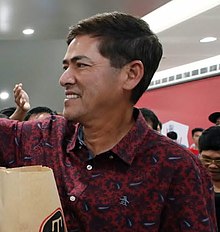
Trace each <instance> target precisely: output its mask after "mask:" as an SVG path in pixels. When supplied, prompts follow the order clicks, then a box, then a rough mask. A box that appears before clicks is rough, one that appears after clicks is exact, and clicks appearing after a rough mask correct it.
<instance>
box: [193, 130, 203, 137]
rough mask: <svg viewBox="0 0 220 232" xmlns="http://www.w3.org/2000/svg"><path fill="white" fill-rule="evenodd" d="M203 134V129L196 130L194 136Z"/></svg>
mask: <svg viewBox="0 0 220 232" xmlns="http://www.w3.org/2000/svg"><path fill="white" fill-rule="evenodd" d="M201 134H202V131H196V132H195V133H194V136H201Z"/></svg>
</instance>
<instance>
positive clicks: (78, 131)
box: [67, 108, 150, 165]
mask: <svg viewBox="0 0 220 232" xmlns="http://www.w3.org/2000/svg"><path fill="white" fill-rule="evenodd" d="M133 116H134V118H135V124H134V125H133V127H132V128H131V129H130V131H129V132H128V133H127V134H126V135H125V136H124V137H123V138H122V140H121V141H120V142H119V143H118V144H116V145H115V146H114V147H113V148H112V149H111V150H110V151H112V152H113V153H114V154H115V155H117V156H118V157H119V158H120V159H122V160H123V161H124V162H125V163H127V164H129V165H130V164H131V163H132V161H133V160H134V158H135V156H136V155H138V151H139V150H140V149H139V147H141V146H142V144H143V142H144V140H145V139H146V135H147V133H148V131H149V130H150V129H149V127H148V126H147V124H146V121H145V119H144V117H143V115H142V114H141V113H140V111H139V110H138V109H137V108H134V111H133ZM72 126H73V125H72ZM72 126H71V127H69V126H68V130H70V129H71V128H72ZM74 127H75V133H74V134H73V135H72V139H71V141H69V143H68V146H67V152H69V151H71V150H72V149H74V148H75V146H76V144H77V143H76V141H78V142H79V144H80V145H85V143H84V140H83V130H82V126H81V125H80V124H75V125H74Z"/></svg>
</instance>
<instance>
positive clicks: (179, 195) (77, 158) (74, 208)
mask: <svg viewBox="0 0 220 232" xmlns="http://www.w3.org/2000/svg"><path fill="white" fill-rule="evenodd" d="M134 112H136V113H135V115H136V116H135V117H136V118H137V119H136V123H135V125H134V126H133V128H132V129H131V130H130V131H129V133H128V134H127V135H126V136H125V137H124V138H123V139H122V140H121V141H120V142H119V143H118V144H117V145H116V146H115V147H114V148H113V149H111V150H109V151H108V152H105V153H103V154H100V155H98V156H96V157H94V156H93V154H92V153H91V152H90V151H89V150H88V149H87V148H86V146H85V144H84V143H83V134H82V130H81V127H80V126H79V125H74V124H73V123H71V122H67V121H66V120H65V119H64V118H62V117H59V116H51V118H49V119H48V120H47V119H45V120H44V121H30V122H29V121H28V122H17V121H12V120H7V119H0V136H1V141H0V165H1V166H6V167H15V166H21V165H36V164H42V165H45V166H48V167H50V168H52V169H53V171H54V174H55V179H56V183H57V186H58V191H59V194H60V198H61V202H62V206H63V210H64V214H65V219H66V223H67V227H68V232H73V231H74V232H75V231H88V232H99V231H102V232H103V231H111V232H114V231H119V232H121V231H122V232H127V231H137V232H142V231H147V232H156V231H161V232H178V231H184V232H185V231H187V232H188V231H189V232H192V231H194V232H198V231H199V232H209V231H216V226H215V223H216V221H215V211H214V208H213V207H214V193H213V187H212V184H211V182H210V179H209V177H208V176H207V172H206V170H205V169H204V168H203V167H202V165H201V164H200V162H199V160H198V159H197V157H196V156H195V155H193V154H191V153H190V152H189V151H187V150H186V149H184V148H183V147H181V146H179V145H177V144H176V143H174V142H172V141H171V140H168V139H167V138H166V137H165V136H163V135H160V134H158V133H157V132H155V131H153V130H151V129H149V128H148V127H147V126H146V122H145V120H144V118H143V116H142V115H141V114H139V113H138V111H137V110H134Z"/></svg>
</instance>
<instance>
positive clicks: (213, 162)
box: [209, 160, 218, 168]
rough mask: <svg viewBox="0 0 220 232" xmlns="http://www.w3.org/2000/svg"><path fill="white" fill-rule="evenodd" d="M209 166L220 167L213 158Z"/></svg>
mask: <svg viewBox="0 0 220 232" xmlns="http://www.w3.org/2000/svg"><path fill="white" fill-rule="evenodd" d="M209 168H218V166H217V165H216V163H215V160H212V162H211V163H210V164H209Z"/></svg>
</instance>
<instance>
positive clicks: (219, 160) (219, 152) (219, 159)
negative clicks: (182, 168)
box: [199, 126, 220, 230]
mask: <svg viewBox="0 0 220 232" xmlns="http://www.w3.org/2000/svg"><path fill="white" fill-rule="evenodd" d="M199 151H200V156H199V157H200V159H201V161H202V163H203V165H204V166H205V167H206V168H207V170H208V171H209V173H210V175H211V177H212V181H213V184H214V191H215V206H216V217H217V223H218V230H220V127H219V126H213V127H210V128H208V129H206V130H205V131H203V133H202V135H201V136H200V138H199Z"/></svg>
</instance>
